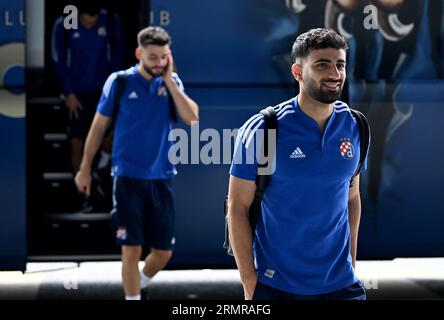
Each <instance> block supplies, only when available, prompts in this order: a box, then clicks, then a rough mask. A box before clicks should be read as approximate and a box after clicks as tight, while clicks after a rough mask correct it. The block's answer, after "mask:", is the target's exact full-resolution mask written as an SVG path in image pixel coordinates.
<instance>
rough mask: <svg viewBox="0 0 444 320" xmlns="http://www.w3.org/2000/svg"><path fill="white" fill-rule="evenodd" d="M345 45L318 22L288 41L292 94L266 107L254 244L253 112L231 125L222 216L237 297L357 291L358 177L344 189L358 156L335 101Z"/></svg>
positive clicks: (358, 295)
mask: <svg viewBox="0 0 444 320" xmlns="http://www.w3.org/2000/svg"><path fill="white" fill-rule="evenodd" d="M346 50H347V44H346V41H345V40H344V38H343V37H341V36H339V35H338V34H337V33H335V32H334V31H330V30H326V29H313V30H310V31H308V32H306V33H304V34H302V35H300V36H299V37H298V38H297V39H296V41H295V42H294V45H293V50H292V60H293V65H292V68H291V71H292V73H293V76H294V77H295V79H296V80H297V81H298V82H299V86H300V94H299V95H298V96H297V97H295V98H292V99H290V100H288V101H285V102H283V103H281V104H279V105H277V106H275V107H274V109H275V111H276V113H277V119H278V131H277V135H278V138H277V144H276V155H275V159H274V161H275V165H274V166H272V167H273V168H274V172H273V174H272V175H271V177H270V182H269V185H268V186H267V188H266V189H265V192H264V196H263V201H262V215H261V216H260V217H259V221H258V224H257V228H256V236H255V237H254V245H252V232H251V228H250V222H249V220H248V210H249V207H250V205H251V204H252V202H253V198H254V194H255V190H256V184H255V180H256V174H257V172H258V166H257V162H258V158H257V157H256V159H255V161H247V160H248V155H249V154H251V153H254V154H256V151H259V149H260V147H259V146H262V141H260V136H261V135H259V134H258V132H259V131H260V129H262V128H263V126H264V125H263V123H264V121H263V116H262V115H260V114H259V115H255V116H253V117H252V118H250V119H249V120H248V121H247V122H246V123H245V124H244V126H243V127H242V128H241V129H240V130H239V134H238V138H237V142H236V147H235V154H234V158H233V163H232V166H231V171H230V174H231V177H230V184H229V199H228V218H229V227H230V236H231V245H232V248H233V251H234V255H235V258H236V263H237V265H238V268H239V272H240V276H241V280H242V284H243V286H244V294H245V298H246V299H365V290H364V288H363V286H362V285H361V283H360V281H359V280H358V278H357V277H356V275H355V273H354V266H355V261H356V246H357V238H358V228H359V221H360V213H361V205H360V196H359V175H358V176H356V177H355V179H354V180H355V181H354V184H353V187H350V179H351V177H352V175H353V173H354V171H355V169H356V168H357V165H358V162H359V154H360V144H359V129H358V126H357V123H356V121H355V119H354V118H353V116H352V115H351V113H350V110H349V107H348V106H347V105H346V104H345V103H343V102H341V101H337V99H338V98H339V96H340V94H341V91H342V87H343V84H344V81H345V65H346ZM258 130H259V131H258ZM262 137H263V135H262ZM256 140H257V141H256ZM363 167H364V169H363V170H365V167H366V164H365V163H364V165H363ZM361 172H362V170H361ZM253 248H254V249H253ZM253 254H254V255H253Z"/></svg>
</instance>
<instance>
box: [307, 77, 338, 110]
mask: <svg viewBox="0 0 444 320" xmlns="http://www.w3.org/2000/svg"><path fill="white" fill-rule="evenodd" d="M306 84H307V85H306V89H307V92H308V94H309V95H310V97H312V98H313V99H314V100H316V101H319V102H320V103H323V104H330V103H333V102H335V101H336V100H338V99H339V97H340V96H341V93H342V89H343V86H344V84H343V83H342V84H341V87H340V88H339V91H338V92H326V91H322V88H321V87H319V88H318V87H317V85H316V83H315V82H314V81H313V80H312V79H310V80H309V81H308V82H307V81H306ZM321 86H322V83H321Z"/></svg>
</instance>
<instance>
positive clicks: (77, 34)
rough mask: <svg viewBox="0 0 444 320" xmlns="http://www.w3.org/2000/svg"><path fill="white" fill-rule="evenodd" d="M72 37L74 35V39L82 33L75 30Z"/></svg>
mask: <svg viewBox="0 0 444 320" xmlns="http://www.w3.org/2000/svg"><path fill="white" fill-rule="evenodd" d="M72 37H73V39H76V38H80V33H78V32H75V33H74V34H73V35H72Z"/></svg>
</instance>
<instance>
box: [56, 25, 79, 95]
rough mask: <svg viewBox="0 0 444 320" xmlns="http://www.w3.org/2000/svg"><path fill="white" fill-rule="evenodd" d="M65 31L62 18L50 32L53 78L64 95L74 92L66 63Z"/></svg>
mask: <svg viewBox="0 0 444 320" xmlns="http://www.w3.org/2000/svg"><path fill="white" fill-rule="evenodd" d="M65 32H68V31H65V29H64V28H63V17H59V18H58V19H57V20H56V21H55V23H54V27H53V30H52V37H51V60H52V63H53V67H54V70H53V71H54V76H55V78H56V80H57V82H58V83H59V85H60V86H61V87H62V90H63V93H64V94H65V95H67V94H70V93H73V92H74V86H73V82H72V79H71V76H70V73H69V69H68V67H67V63H66V57H67V54H68V48H67V47H66V44H65V34H64V33H65Z"/></svg>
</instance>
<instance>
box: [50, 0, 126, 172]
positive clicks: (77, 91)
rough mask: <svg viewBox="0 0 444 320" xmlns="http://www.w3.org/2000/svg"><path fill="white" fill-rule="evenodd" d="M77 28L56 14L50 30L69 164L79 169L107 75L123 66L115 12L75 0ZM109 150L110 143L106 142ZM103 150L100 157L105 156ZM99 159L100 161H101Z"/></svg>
mask: <svg viewBox="0 0 444 320" xmlns="http://www.w3.org/2000/svg"><path fill="white" fill-rule="evenodd" d="M75 4H76V6H77V8H78V10H79V16H78V28H77V29H65V27H64V19H63V17H59V18H58V19H57V20H56V21H55V23H54V27H53V30H52V39H51V40H52V43H51V59H52V63H53V72H54V76H55V78H56V81H57V83H58V84H59V86H60V89H61V90H62V93H63V96H64V99H65V104H66V106H67V108H68V111H69V119H68V136H69V140H70V144H71V164H72V168H73V171H74V172H77V170H78V169H79V165H80V161H81V159H82V149H83V144H84V141H85V138H86V135H87V133H88V129H89V127H90V125H91V122H92V119H93V117H94V113H95V109H96V106H97V102H98V101H99V98H100V94H101V89H102V87H103V84H104V82H105V80H106V78H107V77H108V76H109V75H110V74H111V73H112V72H114V71H117V70H120V69H122V67H123V58H124V50H125V45H124V40H123V31H122V27H121V24H120V20H119V19H118V17H117V15H116V14H112V13H111V12H109V11H108V10H106V9H102V8H101V7H100V5H99V4H97V3H94V1H90V0H77V1H76V2H75ZM104 149H107V150H105V151H107V152H108V153H109V151H110V149H111V146H110V145H106V148H104ZM107 158H109V157H107V156H106V153H105V154H104V153H103V152H102V159H107ZM102 159H101V161H103V160H102Z"/></svg>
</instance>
